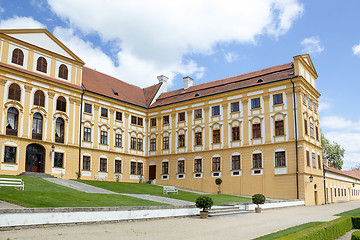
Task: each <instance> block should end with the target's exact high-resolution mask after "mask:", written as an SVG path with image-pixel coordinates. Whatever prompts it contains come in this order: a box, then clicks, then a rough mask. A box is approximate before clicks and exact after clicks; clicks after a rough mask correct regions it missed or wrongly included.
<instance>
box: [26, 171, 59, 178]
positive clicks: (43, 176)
mask: <svg viewBox="0 0 360 240" xmlns="http://www.w3.org/2000/svg"><path fill="white" fill-rule="evenodd" d="M19 176H26V177H37V178H56V177H55V176H53V175H51V174H47V173H37V172H22V173H20V174H19Z"/></svg>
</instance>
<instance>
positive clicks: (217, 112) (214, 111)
mask: <svg viewBox="0 0 360 240" xmlns="http://www.w3.org/2000/svg"><path fill="white" fill-rule="evenodd" d="M211 115H212V116H218V115H220V106H213V107H212V108H211Z"/></svg>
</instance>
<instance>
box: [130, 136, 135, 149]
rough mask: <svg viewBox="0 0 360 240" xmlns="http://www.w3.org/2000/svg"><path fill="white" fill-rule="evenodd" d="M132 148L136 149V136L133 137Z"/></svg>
mask: <svg viewBox="0 0 360 240" xmlns="http://www.w3.org/2000/svg"><path fill="white" fill-rule="evenodd" d="M130 148H131V149H135V150H136V138H135V137H131V143H130Z"/></svg>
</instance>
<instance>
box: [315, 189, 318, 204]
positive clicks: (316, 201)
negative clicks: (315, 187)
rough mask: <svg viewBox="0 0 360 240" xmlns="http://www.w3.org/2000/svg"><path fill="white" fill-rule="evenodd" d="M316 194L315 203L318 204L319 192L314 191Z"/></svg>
mask: <svg viewBox="0 0 360 240" xmlns="http://www.w3.org/2000/svg"><path fill="white" fill-rule="evenodd" d="M314 195H315V205H318V192H317V191H314Z"/></svg>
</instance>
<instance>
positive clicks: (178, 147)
mask: <svg viewBox="0 0 360 240" xmlns="http://www.w3.org/2000/svg"><path fill="white" fill-rule="evenodd" d="M182 148H186V147H185V146H181V147H178V149H182Z"/></svg>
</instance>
